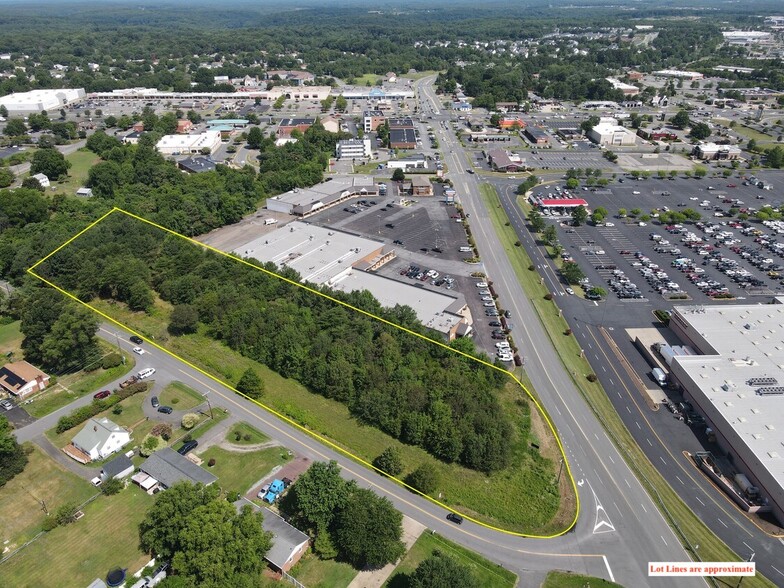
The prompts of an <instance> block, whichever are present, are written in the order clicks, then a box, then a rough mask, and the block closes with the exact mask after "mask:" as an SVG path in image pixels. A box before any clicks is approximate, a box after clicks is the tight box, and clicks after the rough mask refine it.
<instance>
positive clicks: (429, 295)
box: [234, 221, 473, 339]
mask: <svg viewBox="0 0 784 588" xmlns="http://www.w3.org/2000/svg"><path fill="white" fill-rule="evenodd" d="M234 253H235V254H237V255H240V256H243V257H252V258H255V259H258V260H259V261H263V262H268V261H269V262H272V263H274V264H275V265H277V266H278V267H287V268H291V269H293V270H295V271H296V272H297V273H299V275H300V278H301V279H302V280H303V281H305V282H310V283H312V284H317V285H325V286H329V287H331V288H335V289H337V290H341V291H344V292H352V291H357V290H367V291H369V292H370V293H371V294H372V295H373V296H374V297H375V298H376V299H377V300H378V301H379V302H380V303H381V304H382V305H383V306H388V307H393V306H395V305H396V304H405V305H408V306H410V307H411V308H413V309H414V311H415V312H416V315H417V317H418V318H419V320H420V321H422V323H423V324H424V325H426V326H427V327H429V328H431V329H434V330H436V331H438V332H439V333H441V334H442V335H443V336H444V337H446V338H447V339H452V338H454V337H456V336H457V334H458V331H461V330H462V331H466V330H470V329H469V327H470V325H471V324H472V322H473V319H472V318H471V313H470V311H469V309H468V306H467V305H466V302H465V298H464V297H463V296H462V294H456V295H452V294H449V295H447V294H443V293H441V292H436V291H433V290H428V289H427V288H418V287H416V286H413V285H410V284H407V283H404V282H399V281H397V280H393V279H389V278H385V277H382V276H379V275H377V274H374V273H370V272H374V271H375V270H377V269H379V268H380V267H381V266H383V265H384V264H386V263H387V262H389V261H391V260H392V259H394V258H395V249H394V248H393V247H390V246H389V245H387V244H386V243H384V242H381V241H376V240H373V239H367V238H365V237H360V236H359V235H353V234H351V233H345V232H343V231H338V230H335V229H330V228H325V227H320V226H316V225H311V224H308V223H304V222H300V221H294V222H291V223H289V224H287V225H286V226H284V227H281V228H279V229H275V230H274V231H272V232H270V233H267V234H265V235H263V236H261V237H258V238H257V239H255V240H253V241H251V242H249V243H246V244H245V245H243V246H242V247H239V248H237V249H235V250H234Z"/></svg>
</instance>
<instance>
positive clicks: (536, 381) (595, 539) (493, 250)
mask: <svg viewBox="0 0 784 588" xmlns="http://www.w3.org/2000/svg"><path fill="white" fill-rule="evenodd" d="M432 82H433V78H432V77H431V78H423V79H422V80H419V81H418V83H417V86H416V87H417V91H418V93H419V95H420V97H421V98H422V99H423V101H424V100H427V101H429V102H430V106H429V107H428V106H423V107H422V111H423V112H425V111H428V110H429V111H433V112H435V111H438V110H439V109H440V101H439V100H438V98H437V97H436V96H435V92H434V88H433V85H432ZM433 128H434V129H435V132H436V133H437V136H438V140H439V142H440V144H441V146H442V150H443V152H444V154H445V157H444V159H445V160H446V162H447V165H448V167H449V177H450V178H451V179H452V181H453V182H454V186H455V189H456V190H457V194H458V197H459V198H460V203H461V204H462V205H463V207H464V209H465V211H466V212H468V213H470V215H471V219H470V222H471V227H472V232H473V235H474V237H475V239H476V241H477V244H478V246H479V251H480V253H481V256H482V260H483V262H484V266H485V270H486V272H487V274H488V276H489V277H490V279H492V280H493V282H494V286H495V288H496V290H497V292H498V293H499V296H500V299H501V300H502V301H503V305H504V307H505V308H509V309H510V310H511V311H512V313H513V316H514V317H520V318H530V319H532V320H520V318H518V320H517V321H516V322H517V323H519V324H520V327H521V328H520V329H519V331H518V332H517V333H516V342H517V343H518V345H519V346H520V347H521V348H522V349H524V350H525V352H524V353H525V356H526V372H527V374H528V376H529V378H530V379H531V382H532V384H533V386H534V388H535V390H536V394H537V395H538V397H539V398H540V399H541V400H542V403H543V405H544V406H545V408H546V409H547V410H548V412H549V414H550V416H551V418H552V419H553V421H554V424H555V426H556V428H557V429H558V431H559V433H560V436H561V439H562V441H563V443H564V446H565V448H566V453H567V459H568V461H569V463H570V465H571V468H572V473H573V475H574V477H575V478H576V479H577V480H578V484H580V482H583V483H582V485H580V486H579V492H580V499H581V504H582V512H581V518H580V522H579V523H578V525H577V528H576V530H575V532H574V534H575V535H576V537H577V541H576V544H577V545H579V549H580V550H581V552H583V553H601V554H603V556H605V557H606V558H607V561H608V562H611V566H612V568H611V569H612V570H613V575H614V577H615V579H616V580H618V581H619V582H621V583H622V584H624V585H627V586H643V585H649V584H650V581H649V579H648V577H647V574H646V572H645V570H646V565H647V562H649V561H687V560H689V559H690V557H689V556H688V554H687V553H686V551H685V550H684V549H683V547H682V546H681V545H680V542H679V541H678V539H677V538H676V537H675V535H674V533H673V531H672V530H671V529H670V527H669V526H668V525H667V523H666V522H665V520H664V519H663V517H662V516H661V514H660V513H659V511H658V510H657V509H656V507H655V506H654V504H653V502H652V500H651V499H650V497H649V496H648V495H647V493H646V492H645V490H644V489H643V488H642V486H641V485H640V483H639V482H638V481H637V479H636V478H635V477H634V474H633V473H632V472H631V470H630V469H629V467H628V465H627V464H626V463H625V462H624V460H623V458H622V457H621V456H620V454H619V453H618V451H617V449H616V448H615V446H614V445H613V444H612V442H611V441H610V440H609V439H608V437H607V436H606V434H605V432H604V430H603V428H602V426H601V423H599V421H598V419H597V418H596V417H595V416H594V415H593V413H592V412H591V410H590V408H589V407H588V405H587V404H586V403H585V401H584V400H583V398H582V396H581V395H580V393H579V391H578V390H577V388H576V385H575V384H574V382H573V381H572V379H571V376H570V375H569V374H568V373H567V372H566V370H565V368H564V366H563V364H562V363H561V361H560V358H559V357H558V355H557V353H556V351H555V349H554V348H553V345H552V343H551V341H550V338H549V337H548V335H547V333H546V332H545V331H544V328H543V327H542V325H541V323H540V322H539V320H538V318H537V315H536V311H535V310H534V308H533V306H532V304H531V301H530V300H529V299H528V298H527V297H526V294H525V292H524V290H523V289H522V286H521V285H520V284H519V282H518V280H517V279H516V277H515V274H514V270H513V268H512V266H511V264H510V262H509V260H508V258H507V257H506V255H505V254H504V253H503V248H502V247H501V244H500V242H499V240H498V237H497V235H495V233H494V231H493V227H492V222H491V220H490V218H489V215H488V211H487V210H486V208H485V206H484V203H483V201H482V199H481V198H480V197H479V185H478V180H477V178H476V175H475V174H469V173H467V171H466V170H467V169H468V168H470V166H471V164H470V158H469V157H468V156H467V155H466V153H465V152H464V150H463V149H462V147H461V145H460V143H459V141H458V140H457V138H456V137H455V135H454V134H453V133H452V132H447V131H445V130H444V129H443V127H442V126H441V125H439V124H435V125H433ZM575 546H576V545H575V542H574V541H572V540H571V539H570V538H569V535H567V536H566V537H563V538H559V539H553V540H548V541H546V542H544V541H543V542H540V543H539V548H540V549H543V548H546V549H547V550H549V551H554V552H555V551H562V552H564V553H566V552H568V551H567V550H569V549H573V548H574V547H575ZM543 550H544V549H543ZM604 577H608V576H607V575H605V576H604ZM684 580H685V579H684ZM691 582H692V583H694V584H695V585H696V584H701V583H702V581H701V580H692V581H691ZM688 583H689V581H684V582H679V584H682V585H686V584H688Z"/></svg>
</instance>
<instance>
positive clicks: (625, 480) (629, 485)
mask: <svg viewBox="0 0 784 588" xmlns="http://www.w3.org/2000/svg"><path fill="white" fill-rule="evenodd" d="M623 481H624V482H626V485H627V486H628V487H629V488H631V487H632V485H631V484H629V480H627V479H626V478H624V479H623Z"/></svg>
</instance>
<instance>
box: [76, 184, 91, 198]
mask: <svg viewBox="0 0 784 588" xmlns="http://www.w3.org/2000/svg"><path fill="white" fill-rule="evenodd" d="M76 195H77V196H83V197H85V198H89V197H90V196H92V195H93V189H92V188H85V187H84V186H82V187H81V188H79V189H78V190H77V191H76Z"/></svg>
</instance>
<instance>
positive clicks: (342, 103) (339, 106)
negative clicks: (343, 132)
mask: <svg viewBox="0 0 784 588" xmlns="http://www.w3.org/2000/svg"><path fill="white" fill-rule="evenodd" d="M347 107H348V100H346V98H345V97H344V96H343V94H341V95H340V96H338V97H337V99H336V100H335V110H337V111H339V112H345V111H346V108H347Z"/></svg>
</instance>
